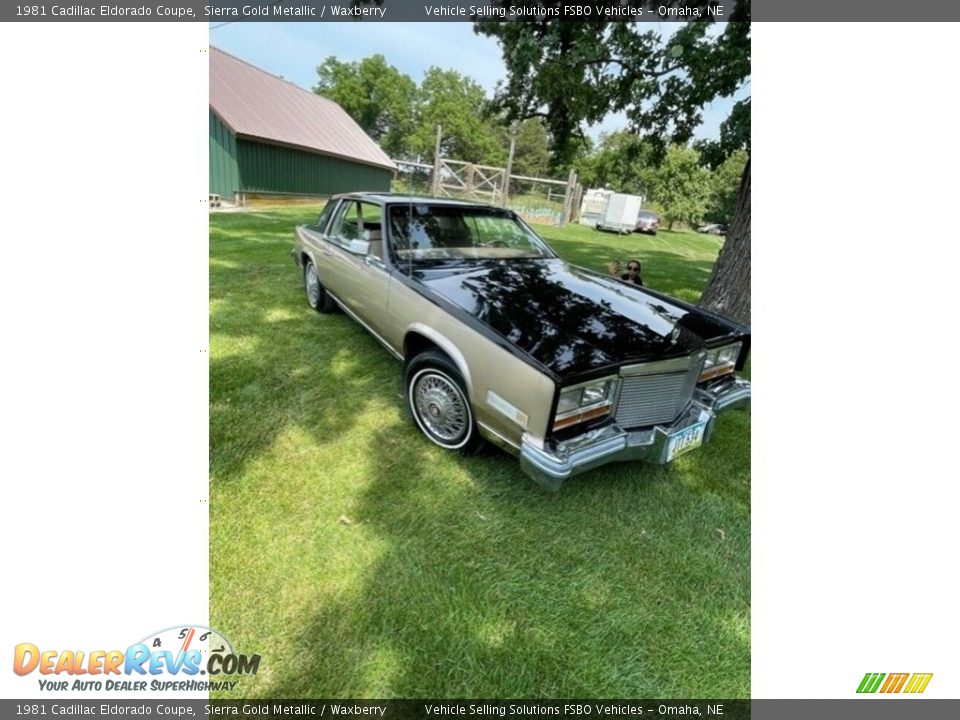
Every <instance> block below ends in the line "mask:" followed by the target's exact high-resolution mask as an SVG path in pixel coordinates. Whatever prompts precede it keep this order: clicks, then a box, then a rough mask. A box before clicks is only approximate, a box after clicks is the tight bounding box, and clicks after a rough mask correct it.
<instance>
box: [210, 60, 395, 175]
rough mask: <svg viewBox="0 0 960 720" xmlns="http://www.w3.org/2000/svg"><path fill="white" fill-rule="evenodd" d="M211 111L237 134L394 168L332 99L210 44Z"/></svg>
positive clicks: (384, 154) (382, 152)
mask: <svg viewBox="0 0 960 720" xmlns="http://www.w3.org/2000/svg"><path fill="white" fill-rule="evenodd" d="M210 109H211V110H213V112H215V113H216V114H217V115H218V116H219V117H220V119H221V120H223V122H224V123H225V124H226V125H227V127H229V128H230V130H231V131H232V132H233V133H234V134H235V135H237V136H239V137H249V138H255V139H259V140H266V141H268V142H273V143H279V144H281V145H290V146H293V147H296V148H302V149H305V150H312V151H314V152H318V153H322V154H324V155H333V156H335V157H340V158H345V159H347V160H352V161H354V162H358V163H363V164H365V165H374V166H376V167H382V168H387V169H390V170H395V169H396V166H395V165H394V164H393V161H392V160H391V159H390V158H389V157H388V156H387V154H386V153H385V152H384V151H383V150H382V149H381V148H380V146H379V145H377V143H375V142H374V141H373V140H372V139H371V138H370V136H369V135H367V134H366V133H365V132H364V131H363V130H362V129H361V127H360V126H359V125H357V123H356V122H354V120H353V118H351V117H350V116H349V115H347V113H346V111H344V109H343V108H342V107H340V106H339V105H337V103H335V102H333V100H328V99H327V98H324V97H320V96H319V95H316V94H314V93H312V92H310V91H309V90H304V89H303V88H301V87H299V86H298V85H294V84H293V83H292V82H290V81H288V80H284V79H283V78H281V77H277V76H276V75H271V74H270V73H268V72H266V71H264V70H261V69H260V68H258V67H255V66H253V65H251V64H250V63H248V62H246V61H244V60H241V59H240V58H237V57H234V56H233V55H230V54H229V53H226V52H224V51H223V50H219V49H218V48H215V47H211V48H210Z"/></svg>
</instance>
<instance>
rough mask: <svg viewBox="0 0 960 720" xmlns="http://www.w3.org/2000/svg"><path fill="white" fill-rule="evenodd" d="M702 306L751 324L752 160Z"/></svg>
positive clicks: (747, 168) (741, 185)
mask: <svg viewBox="0 0 960 720" xmlns="http://www.w3.org/2000/svg"><path fill="white" fill-rule="evenodd" d="M700 305H701V306H702V307H705V308H707V309H708V310H712V311H714V312H717V313H719V314H721V315H725V316H727V317H730V318H733V319H734V320H738V321H740V322H742V323H746V324H747V325H749V324H750V159H749V158H748V159H747V165H746V167H745V168H744V169H743V177H742V178H741V179H740V191H739V192H738V193H737V205H736V207H735V208H734V211H733V218H732V219H731V220H730V227H728V228H727V239H726V242H724V244H723V248H722V249H721V250H720V256H719V257H718V258H717V262H716V264H715V265H714V266H713V274H711V275H710V280H709V282H708V283H707V289H706V290H704V291H703V296H702V297H701V298H700Z"/></svg>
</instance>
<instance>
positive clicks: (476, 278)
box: [291, 193, 750, 488]
mask: <svg viewBox="0 0 960 720" xmlns="http://www.w3.org/2000/svg"><path fill="white" fill-rule="evenodd" d="M296 234H297V238H296V243H295V245H294V247H293V250H292V251H291V252H292V255H293V258H294V259H295V260H296V262H297V264H298V265H299V266H300V268H301V270H302V274H303V283H304V288H305V291H306V296H307V300H308V302H309V303H310V305H311V307H313V308H314V309H315V310H317V311H320V312H328V311H331V310H334V309H335V308H337V307H340V308H342V309H343V310H344V312H346V313H347V314H348V315H349V316H350V317H352V318H353V319H354V320H356V321H357V322H358V323H360V324H361V325H363V327H365V328H366V329H367V330H368V331H370V333H371V334H373V336H374V337H375V338H376V339H377V340H379V341H380V342H381V343H382V344H383V345H384V347H386V348H387V350H388V351H389V352H391V353H392V354H393V355H394V356H395V357H396V358H398V359H399V360H402V361H403V364H404V371H405V380H406V387H405V396H406V403H407V405H408V408H409V410H410V412H411V414H412V415H413V419H414V421H415V422H416V424H417V427H419V429H420V430H421V431H422V432H423V434H424V435H426V436H427V437H428V438H429V439H430V440H432V441H433V442H434V443H436V444H437V445H439V446H440V447H443V448H446V449H449V450H459V451H469V450H472V449H474V448H476V447H477V446H478V444H479V443H481V442H482V438H486V439H487V440H489V441H490V442H492V443H493V444H495V445H497V446H498V447H500V448H502V449H504V450H507V451H508V452H511V453H513V454H515V455H517V456H519V458H520V466H521V468H522V469H523V470H524V471H525V472H526V473H527V474H529V475H530V476H531V477H532V478H533V479H534V480H536V481H537V482H539V483H541V484H543V485H546V486H547V487H550V488H558V487H560V485H561V484H562V483H563V481H564V480H566V479H567V478H569V477H570V476H572V475H575V474H578V473H581V472H584V471H586V470H589V469H591V468H595V467H598V466H600V465H604V464H606V463H609V462H615V461H629V460H646V461H649V462H654V463H668V462H670V461H671V460H673V459H674V458H676V457H677V456H679V455H681V454H682V453H685V452H688V451H690V450H693V449H694V448H696V447H699V446H700V445H702V444H703V443H705V442H708V441H709V439H710V436H711V433H712V431H713V428H714V424H715V422H716V418H717V415H718V414H719V413H720V412H721V411H724V410H728V409H731V408H735V407H743V406H745V405H747V404H748V403H749V401H750V383H749V382H747V381H746V380H744V379H743V378H742V377H741V376H740V375H739V372H738V371H740V370H741V369H742V368H743V365H744V362H745V361H746V358H747V354H748V353H749V348H750V330H749V328H748V327H746V326H744V325H740V324H738V323H736V322H733V321H731V320H728V319H726V318H723V317H720V316H718V315H715V314H713V313H710V312H707V311H705V310H703V309H701V308H697V307H693V306H691V305H688V304H686V303H683V302H681V301H679V300H675V299H673V298H670V297H668V296H665V295H662V294H660V293H657V292H654V291H652V290H650V289H648V288H644V287H639V286H636V285H632V284H628V283H625V282H621V281H619V280H618V279H616V278H613V277H608V276H605V275H601V274H599V273H595V272H592V271H590V270H586V269H584V268H580V267H575V266H572V265H569V264H567V263H566V262H564V261H563V260H562V259H560V258H559V257H558V256H557V254H556V253H555V252H554V251H553V250H552V249H551V248H550V247H549V246H548V245H547V244H546V243H545V242H544V241H543V240H542V239H541V238H540V237H538V236H537V234H536V233H535V232H534V231H533V230H532V229H531V228H530V227H529V226H527V225H526V224H525V223H524V222H523V221H522V220H521V219H520V218H519V217H517V216H516V215H515V214H514V213H512V212H511V211H509V210H504V209H502V208H496V207H491V206H488V205H481V204H477V203H468V202H463V201H455V200H448V199H438V198H428V197H408V196H401V195H393V194H390V193H352V194H345V195H338V196H335V197H333V198H332V199H331V200H330V202H328V203H327V205H326V207H325V208H324V210H323V212H322V214H321V215H320V217H319V218H318V219H317V221H316V222H315V223H313V224H312V225H302V226H300V227H298V228H297V230H296Z"/></svg>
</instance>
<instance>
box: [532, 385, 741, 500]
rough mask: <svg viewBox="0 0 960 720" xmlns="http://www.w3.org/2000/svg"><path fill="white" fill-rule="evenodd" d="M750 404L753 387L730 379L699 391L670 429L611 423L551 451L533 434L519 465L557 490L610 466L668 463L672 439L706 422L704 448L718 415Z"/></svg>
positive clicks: (567, 441)
mask: <svg viewBox="0 0 960 720" xmlns="http://www.w3.org/2000/svg"><path fill="white" fill-rule="evenodd" d="M749 404H750V383H749V382H748V381H746V380H744V379H742V378H740V377H739V376H730V377H726V378H723V379H721V380H717V381H715V382H713V383H710V384H709V385H708V386H707V387H705V388H697V390H696V391H695V392H694V395H693V399H692V400H691V401H690V404H689V405H688V406H687V408H686V410H684V411H683V412H682V413H681V414H680V416H679V417H678V418H677V419H676V420H674V421H673V423H671V424H670V425H655V426H653V427H650V428H642V429H637V430H624V429H622V428H620V427H618V426H617V425H615V424H614V425H607V426H605V427H602V428H599V429H598V430H592V431H590V432H587V433H584V434H583V435H579V436H577V437H575V438H571V439H569V440H565V441H563V442H561V443H559V444H557V445H556V447H554V448H553V449H551V450H548V449H547V448H546V447H543V446H541V443H539V442H538V441H537V439H535V438H533V437H531V436H530V435H529V434H525V435H524V436H523V440H522V442H521V445H520V467H521V468H522V469H523V471H524V472H525V473H527V475H529V476H530V477H531V478H533V479H534V480H535V481H536V482H538V483H539V484H541V485H543V486H544V487H547V488H550V489H551V490H557V489H559V488H560V486H561V485H563V482H564V481H565V480H566V479H567V478H569V477H571V476H572V475H578V474H579V473H582V472H586V471H587V470H592V469H593V468H596V467H600V466H601V465H606V464H607V463H612V462H624V461H629V460H646V461H647V462H653V463H658V464H661V465H663V464H665V463H666V462H667V446H668V443H669V440H670V437H671V436H672V435H675V434H676V433H678V432H681V431H683V430H684V429H686V428H689V427H693V426H695V425H697V424H698V423H706V428H705V430H704V435H703V444H706V443H707V442H709V441H710V436H711V435H712V434H713V428H714V424H715V423H716V419H717V415H718V414H719V413H721V412H723V411H725V410H732V409H734V408H740V407H746V406H747V405H749Z"/></svg>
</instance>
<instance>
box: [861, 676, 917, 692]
mask: <svg viewBox="0 0 960 720" xmlns="http://www.w3.org/2000/svg"><path fill="white" fill-rule="evenodd" d="M932 677H933V673H890V674H889V675H888V674H887V673H867V674H866V675H864V676H863V680H861V681H860V685H859V687H857V692H858V693H875V692H881V693H886V694H890V693H899V692H901V691H902V692H905V693H922V692H923V691H924V690H926V689H927V685H929V684H930V678H932Z"/></svg>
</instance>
